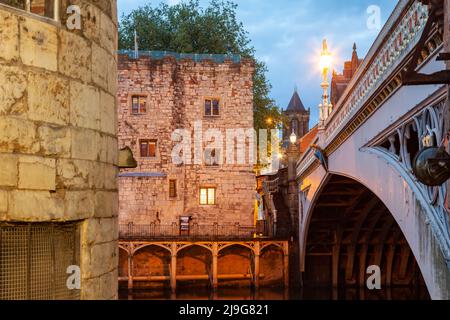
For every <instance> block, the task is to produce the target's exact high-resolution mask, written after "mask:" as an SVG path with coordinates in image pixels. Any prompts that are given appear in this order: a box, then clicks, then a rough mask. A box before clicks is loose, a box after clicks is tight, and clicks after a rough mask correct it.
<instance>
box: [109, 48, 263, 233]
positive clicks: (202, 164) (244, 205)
mask: <svg viewBox="0 0 450 320" xmlns="http://www.w3.org/2000/svg"><path fill="white" fill-rule="evenodd" d="M131 55H133V53H131ZM118 70H119V71H118V72H119V87H118V93H117V94H118V100H119V110H118V113H119V145H120V147H121V148H122V147H127V146H128V147H130V149H131V150H132V151H133V154H134V157H135V158H136V160H137V162H138V167H137V168H135V169H126V170H121V172H120V175H119V197H120V200H119V211H120V214H119V220H120V223H121V225H128V224H129V223H134V224H137V225H149V224H159V225H161V226H169V227H170V226H172V225H174V224H175V225H176V224H177V223H179V222H180V220H181V219H184V218H186V219H189V221H191V224H192V225H194V224H197V225H200V226H204V227H203V228H206V227H205V226H209V227H210V228H212V226H213V225H214V224H219V225H236V224H240V225H242V226H252V225H253V223H254V199H255V198H254V193H255V187H256V179H255V173H254V172H253V164H252V163H250V161H249V158H248V151H249V148H250V144H249V141H250V140H249V138H248V137H247V138H245V136H244V135H245V134H248V133H249V132H250V131H252V130H253V93H252V92H253V91H252V89H253V82H252V74H253V71H254V65H253V62H252V61H251V60H248V59H241V58H240V57H238V56H236V57H235V58H234V60H230V59H228V58H227V59H225V57H224V56H221V55H212V56H211V55H205V56H204V58H202V55H196V56H194V55H184V54H176V53H165V54H164V53H160V52H148V51H147V52H141V53H140V56H139V59H134V58H133V57H130V56H129V55H128V54H119V67H118ZM179 129H182V130H185V131H187V132H188V133H189V134H188V135H189V137H190V138H191V140H192V141H191V142H188V147H189V150H191V148H192V151H193V152H192V154H191V155H189V156H188V159H187V160H186V163H183V164H177V163H175V162H174V161H173V150H175V149H174V148H175V147H176V145H177V143H176V142H175V141H174V140H173V134H174V132H175V130H179ZM209 129H211V130H216V131H217V133H218V134H220V135H221V137H219V136H217V137H215V138H214V139H215V141H216V142H217V144H216V146H215V147H214V148H213V147H211V142H212V139H211V138H208V132H211V130H209ZM240 130H242V132H243V136H242V137H243V138H244V144H240V142H239V145H236V149H234V148H233V146H230V145H229V143H228V142H229V140H228V138H227V136H228V135H229V134H230V133H233V132H234V133H239V132H240ZM197 137H200V138H197ZM183 139H186V140H184V141H188V138H186V137H185V138H183ZM202 140H203V141H202ZM220 140H221V141H220ZM234 140H239V141H240V140H241V139H240V138H239V139H234ZM219 141H220V142H221V143H219ZM231 141H233V140H231ZM220 144H222V145H221V146H220ZM194 148H198V150H199V154H198V158H197V159H196V158H195V157H196V156H195V154H194V153H195V151H194ZM241 151H243V152H244V153H245V159H242V160H243V161H242V162H239V161H238V160H237V154H238V153H239V154H240V153H241ZM186 156H187V154H186ZM197 160H199V161H198V162H197ZM211 160H213V161H211Z"/></svg>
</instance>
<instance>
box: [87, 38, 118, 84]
mask: <svg viewBox="0 0 450 320" xmlns="http://www.w3.org/2000/svg"><path fill="white" fill-rule="evenodd" d="M111 58H112V56H111V55H110V54H109V53H108V52H107V51H106V50H105V49H103V48H101V47H100V46H98V45H97V44H95V43H93V44H92V61H95V62H96V64H95V65H93V66H92V81H93V82H94V83H95V84H97V85H99V86H100V87H102V88H103V89H104V90H107V91H108V73H109V72H113V71H112V70H109V63H108V61H109V60H110V59H111Z"/></svg>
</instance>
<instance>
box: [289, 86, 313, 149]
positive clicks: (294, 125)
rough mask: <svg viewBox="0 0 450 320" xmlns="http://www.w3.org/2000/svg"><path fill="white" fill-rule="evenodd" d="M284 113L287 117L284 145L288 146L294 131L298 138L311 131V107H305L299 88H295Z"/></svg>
mask: <svg viewBox="0 0 450 320" xmlns="http://www.w3.org/2000/svg"><path fill="white" fill-rule="evenodd" d="M283 115H284V116H285V118H286V122H285V125H284V126H283V147H287V146H288V145H289V137H290V136H291V134H292V132H294V133H295V134H296V135H297V137H298V138H301V137H303V136H304V135H305V134H307V133H308V132H309V116H310V109H309V108H308V110H306V109H305V106H304V105H303V102H302V100H301V99H300V96H299V94H298V92H297V89H295V91H294V94H293V95H292V98H291V101H290V102H289V105H288V107H287V109H286V110H285V111H283ZM297 141H298V140H297Z"/></svg>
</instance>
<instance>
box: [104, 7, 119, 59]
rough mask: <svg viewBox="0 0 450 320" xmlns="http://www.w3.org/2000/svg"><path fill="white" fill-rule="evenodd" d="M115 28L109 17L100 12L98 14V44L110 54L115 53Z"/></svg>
mask: <svg viewBox="0 0 450 320" xmlns="http://www.w3.org/2000/svg"><path fill="white" fill-rule="evenodd" d="M116 30H117V28H116V26H115V25H114V23H113V22H112V21H111V19H110V18H109V17H108V16H107V15H105V14H104V13H101V16H100V44H101V46H102V47H103V48H105V49H106V50H107V51H108V52H109V53H110V54H111V55H115V52H116V50H117V31H116Z"/></svg>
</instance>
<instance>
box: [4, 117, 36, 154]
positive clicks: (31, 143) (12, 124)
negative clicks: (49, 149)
mask: <svg viewBox="0 0 450 320" xmlns="http://www.w3.org/2000/svg"><path fill="white" fill-rule="evenodd" d="M38 151H39V143H38V142H37V140H36V125H35V124H34V123H33V122H30V121H25V120H21V119H17V118H12V117H0V152H16V153H17V152H26V153H36V152H38Z"/></svg>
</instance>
